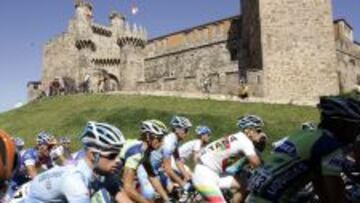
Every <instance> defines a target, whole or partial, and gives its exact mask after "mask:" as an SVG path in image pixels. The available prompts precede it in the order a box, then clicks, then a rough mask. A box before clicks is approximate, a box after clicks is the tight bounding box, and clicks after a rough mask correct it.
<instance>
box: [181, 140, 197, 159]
mask: <svg viewBox="0 0 360 203" xmlns="http://www.w3.org/2000/svg"><path fill="white" fill-rule="evenodd" d="M200 149H201V140H200V139H195V140H191V141H189V142H186V143H184V144H183V145H181V146H180V147H179V156H180V158H181V159H183V160H188V159H189V158H191V155H192V154H193V153H194V152H198V151H200Z"/></svg>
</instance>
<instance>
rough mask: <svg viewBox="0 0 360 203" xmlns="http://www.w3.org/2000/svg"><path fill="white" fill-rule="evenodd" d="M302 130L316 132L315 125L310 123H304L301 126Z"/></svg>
mask: <svg viewBox="0 0 360 203" xmlns="http://www.w3.org/2000/svg"><path fill="white" fill-rule="evenodd" d="M301 129H302V130H316V124H315V123H312V122H305V123H302V124H301Z"/></svg>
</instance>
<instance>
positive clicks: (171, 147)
mask: <svg viewBox="0 0 360 203" xmlns="http://www.w3.org/2000/svg"><path fill="white" fill-rule="evenodd" d="M178 147H179V139H178V137H177V136H176V134H175V133H170V134H168V135H166V136H165V137H164V140H163V144H162V146H161V148H160V149H158V150H155V151H152V152H151V159H150V162H151V165H152V167H153V169H154V171H155V173H158V171H159V170H160V168H161V166H162V163H163V160H164V159H168V158H171V157H172V156H174V158H175V160H179V158H180V156H179V151H178Z"/></svg>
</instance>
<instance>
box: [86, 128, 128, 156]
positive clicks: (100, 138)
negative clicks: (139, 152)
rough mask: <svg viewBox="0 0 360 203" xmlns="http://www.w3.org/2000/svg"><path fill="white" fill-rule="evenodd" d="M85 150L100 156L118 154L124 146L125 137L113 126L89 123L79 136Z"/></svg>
mask: <svg viewBox="0 0 360 203" xmlns="http://www.w3.org/2000/svg"><path fill="white" fill-rule="evenodd" d="M80 140H81V142H82V143H83V145H84V146H85V147H86V148H91V149H92V150H93V151H95V152H99V153H101V154H110V153H113V152H119V151H120V150H121V148H122V147H123V145H124V144H125V137H124V135H123V134H122V132H121V131H120V130H119V129H118V128H117V127H115V126H113V125H109V124H107V123H97V122H94V121H89V122H88V123H87V125H86V127H85V129H84V132H83V133H82V135H81V136H80Z"/></svg>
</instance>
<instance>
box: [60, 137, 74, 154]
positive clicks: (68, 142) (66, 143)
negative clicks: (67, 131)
mask: <svg viewBox="0 0 360 203" xmlns="http://www.w3.org/2000/svg"><path fill="white" fill-rule="evenodd" d="M59 142H60V144H61V146H63V147H64V153H65V154H66V156H69V155H70V154H71V149H70V145H71V139H70V137H66V136H65V137H60V138H59Z"/></svg>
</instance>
